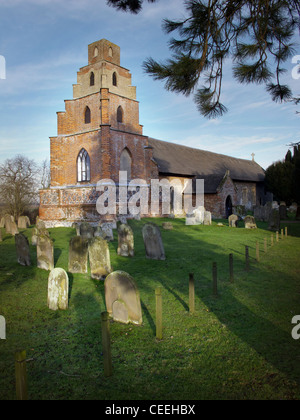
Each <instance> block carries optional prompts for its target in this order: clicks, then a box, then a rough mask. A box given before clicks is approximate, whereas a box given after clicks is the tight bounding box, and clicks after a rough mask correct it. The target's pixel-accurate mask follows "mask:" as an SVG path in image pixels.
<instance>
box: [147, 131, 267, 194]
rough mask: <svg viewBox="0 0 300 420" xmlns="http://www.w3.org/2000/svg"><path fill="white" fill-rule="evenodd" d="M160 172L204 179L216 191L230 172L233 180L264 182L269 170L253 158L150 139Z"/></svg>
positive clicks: (208, 186) (208, 188)
mask: <svg viewBox="0 0 300 420" xmlns="http://www.w3.org/2000/svg"><path fill="white" fill-rule="evenodd" d="M149 146H151V147H152V148H153V159H154V160H155V162H156V163H157V165H158V170H159V172H160V173H163V174H169V175H176V176H186V177H193V178H200V179H204V181H205V192H206V193H215V192H216V191H217V188H218V186H219V185H220V183H221V181H222V179H223V178H224V176H225V174H226V172H227V171H229V174H230V177H231V179H232V180H233V181H243V182H263V181H264V178H265V172H264V170H263V169H262V167H261V166H259V165H258V164H257V163H256V162H254V161H252V160H246V159H238V158H234V157H231V156H226V155H221V154H219V153H213V152H209V151H206V150H200V149H194V148H192V147H187V146H183V145H180V144H175V143H169V142H166V141H161V140H156V139H153V138H149Z"/></svg>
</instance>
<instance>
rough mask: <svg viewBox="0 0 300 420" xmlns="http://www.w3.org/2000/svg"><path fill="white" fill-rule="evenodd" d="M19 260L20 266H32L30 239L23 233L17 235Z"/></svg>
mask: <svg viewBox="0 0 300 420" xmlns="http://www.w3.org/2000/svg"><path fill="white" fill-rule="evenodd" d="M15 243H16V252H17V260H18V263H19V264H20V265H24V266H29V265H31V259H30V248H29V242H28V239H27V237H26V236H25V235H23V233H18V234H17V235H15Z"/></svg>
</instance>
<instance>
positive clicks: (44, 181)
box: [40, 159, 51, 189]
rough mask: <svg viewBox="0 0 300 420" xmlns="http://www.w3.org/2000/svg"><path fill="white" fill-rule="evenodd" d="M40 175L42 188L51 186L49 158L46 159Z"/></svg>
mask: <svg viewBox="0 0 300 420" xmlns="http://www.w3.org/2000/svg"><path fill="white" fill-rule="evenodd" d="M40 176H41V181H40V184H41V188H42V189H47V188H49V187H50V183H51V174H50V162H49V160H47V159H45V160H44V161H43V162H42V164H41V167H40Z"/></svg>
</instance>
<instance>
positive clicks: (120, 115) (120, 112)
mask: <svg viewBox="0 0 300 420" xmlns="http://www.w3.org/2000/svg"><path fill="white" fill-rule="evenodd" d="M117 121H118V122H119V123H122V122H123V108H122V107H121V105H120V106H119V107H118V109H117Z"/></svg>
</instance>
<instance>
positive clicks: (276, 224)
mask: <svg viewBox="0 0 300 420" xmlns="http://www.w3.org/2000/svg"><path fill="white" fill-rule="evenodd" d="M269 229H270V230H273V231H274V232H277V231H279V229H280V215H279V210H277V209H273V210H272V211H271V214H270V219H269Z"/></svg>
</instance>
